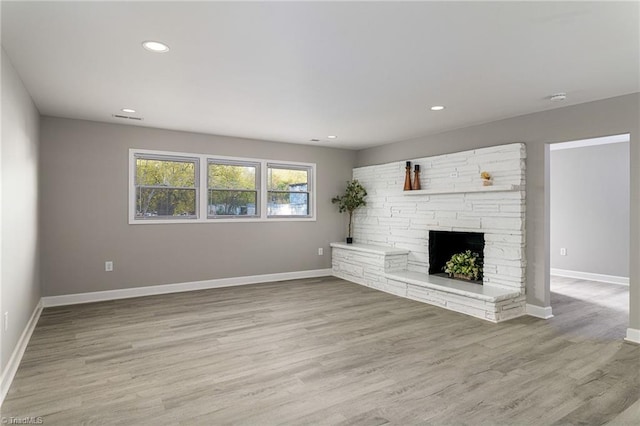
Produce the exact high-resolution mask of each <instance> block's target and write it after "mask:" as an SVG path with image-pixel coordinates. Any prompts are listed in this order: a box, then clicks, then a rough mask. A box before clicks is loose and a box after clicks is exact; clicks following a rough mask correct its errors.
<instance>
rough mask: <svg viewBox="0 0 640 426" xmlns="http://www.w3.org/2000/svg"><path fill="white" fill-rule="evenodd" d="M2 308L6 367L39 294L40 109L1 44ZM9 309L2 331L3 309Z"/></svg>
mask: <svg viewBox="0 0 640 426" xmlns="http://www.w3.org/2000/svg"><path fill="white" fill-rule="evenodd" d="M1 61H2V139H1V150H0V151H1V164H2V173H1V176H2V178H1V179H2V184H1V188H2V189H1V191H2V192H1V194H2V195H1V209H0V211H1V214H2V217H1V222H2V226H1V231H0V232H1V234H0V235H1V237H2V243H1V249H0V277H1V278H0V308H1V311H0V312H1V313H2V314H3V315H2V328H0V330H2V331H1V333H2V339H1V341H2V349H1V351H0V367H1V369H2V372H3V373H4V372H5V368H6V367H7V362H8V360H9V358H10V357H11V354H12V353H13V351H14V349H15V348H16V344H17V343H18V340H19V339H20V336H21V334H22V332H23V330H24V329H25V327H26V325H27V323H28V321H29V318H30V317H31V315H32V314H33V312H34V310H35V308H36V306H37V304H38V302H39V300H40V296H41V293H40V279H39V272H38V268H39V265H38V263H39V255H38V251H39V250H38V235H39V233H38V138H39V135H38V133H39V113H38V110H37V109H36V107H35V105H34V104H33V101H32V100H31V97H30V96H29V94H28V93H27V91H26V89H25V88H24V85H23V84H22V81H21V80H20V77H19V76H18V74H17V73H16V71H15V69H14V68H13V66H12V65H11V62H10V60H9V58H8V57H7V55H6V53H5V51H4V49H3V50H2V59H1ZM5 312H8V313H9V321H8V329H7V331H4V313H5Z"/></svg>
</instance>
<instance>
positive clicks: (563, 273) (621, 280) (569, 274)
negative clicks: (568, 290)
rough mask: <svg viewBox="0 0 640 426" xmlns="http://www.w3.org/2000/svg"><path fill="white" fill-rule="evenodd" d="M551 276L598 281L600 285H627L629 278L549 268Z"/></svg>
mask: <svg viewBox="0 0 640 426" xmlns="http://www.w3.org/2000/svg"><path fill="white" fill-rule="evenodd" d="M551 275H556V276H558V277H566V278H575V279H578V280H588V281H598V282H601V283H610V284H620V285H629V277H618V276H616V275H604V274H593V273H591V272H580V271H570V270H568V269H557V268H551Z"/></svg>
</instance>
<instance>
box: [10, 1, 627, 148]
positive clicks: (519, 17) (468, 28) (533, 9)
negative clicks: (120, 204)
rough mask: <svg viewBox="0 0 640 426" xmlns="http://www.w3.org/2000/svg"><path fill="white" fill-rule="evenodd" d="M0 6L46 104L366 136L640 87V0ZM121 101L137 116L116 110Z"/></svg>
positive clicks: (293, 136) (21, 62) (464, 122)
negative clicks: (146, 44)
mask: <svg viewBox="0 0 640 426" xmlns="http://www.w3.org/2000/svg"><path fill="white" fill-rule="evenodd" d="M1 13H2V45H3V47H4V49H5V51H6V52H7V54H8V56H9V58H10V59H11V61H12V63H13V65H14V67H15V68H16V70H17V71H18V73H19V74H20V76H21V77H22V79H23V81H24V84H25V86H26V87H27V90H28V91H29V92H30V94H31V96H32V97H33V99H34V101H35V103H36V105H37V107H38V109H39V110H40V112H41V113H42V114H43V115H52V116H60V117H69V118H78V119H87V120H96V121H104V122H117V123H125V124H131V125H138V126H150V127H157V128H165V129H174V130H185V131H193V132H201V133H210V134H218V135H230V136H239V137H245V138H252V139H263V140H272V141H281V142H290V143H300V144H313V145H322V146H335V147H341V148H349V149H361V148H365V147H370V146H376V145H381V144H384V143H390V142H395V141H399V140H405V139H410V138H413V137H417V136H421V135H426V134H433V133H438V132H442V131H446V130H450V129H455V128H461V127H466V126H470V125H473V124H478V123H484V122H490V121H495V120H499V119H502V118H507V117H513V116H518V115H523V114H528V113H532V112H536V111H543V110H549V109H552V108H558V107H563V106H568V105H574V104H579V103H583V102H589V101H593V100H598V99H604V98H609V97H614V96H618V95H623V94H628V93H634V92H638V91H640V83H639V78H640V77H639V76H640V69H639V66H640V65H639V64H640V48H639V38H640V34H639V29H638V28H639V22H640V19H639V17H640V16H639V14H640V12H639V3H638V2H623V3H610V2H596V3H585V2H567V3H565V2H407V3H404V2H403V3H399V2H376V3H372V2H282V3H274V2H251V3H249V2H190V3H184V2H182V3H181V2H152V1H141V2H95V1H82V2H28V1H19V2H10V1H2V11H1ZM145 40H158V41H162V42H164V43H166V44H168V45H169V47H170V51H169V52H167V53H163V54H158V53H151V52H148V51H146V50H144V49H143V48H142V46H141V43H142V42H143V41H145ZM557 92H566V93H567V96H568V97H567V99H566V100H564V101H560V102H551V101H550V100H549V96H550V95H552V94H554V93H557ZM432 105H444V106H446V109H444V110H443V111H439V112H434V111H431V110H430V108H429V107H430V106H432ZM122 108H134V109H135V110H136V113H135V114H125V115H132V116H138V117H143V121H140V122H137V121H132V120H123V119H118V118H114V117H113V115H114V114H123V113H122V112H121V109H122ZM329 135H336V136H337V139H333V140H330V139H327V136H329ZM314 138H317V139H320V141H319V142H311V141H310V140H311V139H314Z"/></svg>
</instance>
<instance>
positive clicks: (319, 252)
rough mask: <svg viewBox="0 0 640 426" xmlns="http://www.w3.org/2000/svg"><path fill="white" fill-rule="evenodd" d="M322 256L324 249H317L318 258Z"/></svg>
mask: <svg viewBox="0 0 640 426" xmlns="http://www.w3.org/2000/svg"><path fill="white" fill-rule="evenodd" d="M322 255H324V249H323V248H322V247H318V256H322Z"/></svg>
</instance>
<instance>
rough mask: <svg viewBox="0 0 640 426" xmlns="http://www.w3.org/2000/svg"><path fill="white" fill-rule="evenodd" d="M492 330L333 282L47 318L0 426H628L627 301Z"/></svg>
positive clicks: (596, 301) (639, 361)
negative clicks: (18, 425) (6, 424)
mask: <svg viewBox="0 0 640 426" xmlns="http://www.w3.org/2000/svg"><path fill="white" fill-rule="evenodd" d="M553 289H554V293H553V311H554V314H555V318H553V319H550V320H547V321H545V320H540V319H536V318H532V317H522V318H518V319H515V320H512V321H509V322H507V323H502V324H497V325H496V324H491V323H488V322H484V321H481V320H478V319H474V318H471V317H468V316H465V315H462V314H457V313H455V312H450V311H446V310H443V309H440V308H437V307H433V306H429V305H426V304H422V303H418V302H413V301H411V300H408V299H403V298H399V297H394V296H392V295H389V294H386V293H382V292H378V291H375V290H371V289H368V288H366V287H362V286H359V285H357V284H352V283H349V282H346V281H342V280H339V279H336V278H329V277H328V278H323V279H309V280H299V281H288V282H279V283H270V284H258V285H252V286H242V287H231V288H222V289H215V290H206V291H198V292H191V293H180V294H172V295H162V296H153V297H146V298H137V299H129V300H121V301H112V302H102V303H94V304H87V305H77V306H70V307H59V308H49V309H46V310H45V311H44V312H43V314H42V316H41V318H40V321H39V323H38V325H37V327H36V330H35V332H34V335H33V337H32V339H31V342H30V343H29V346H28V348H27V350H26V353H25V355H24V358H23V361H22V364H21V366H20V368H19V370H18V373H17V376H16V378H15V380H14V382H13V384H12V386H11V389H10V390H9V394H8V396H7V398H6V400H5V403H4V405H3V407H2V416H5V417H9V416H13V417H24V416H42V420H43V423H44V424H45V425H79V424H128V425H136V424H148V425H164V424H204V425H217V424H255V425H270V424H363V425H381V424H397V425H407V424H456V425H458V424H470V425H476V424H508V425H529V424H531V425H546V424H554V423H557V424H603V423H606V422H608V421H611V422H612V423H613V424H632V423H635V421H636V420H637V419H639V418H640V403H639V402H638V399H639V396H640V378H639V375H640V346H638V345H633V344H630V343H625V342H623V340H622V338H623V336H624V334H625V330H626V326H627V313H626V306H627V305H628V302H627V299H626V298H627V297H628V296H627V295H626V291H627V288H626V287H623V286H616V285H608V284H600V283H589V282H578V281H576V280H566V279H564V280H563V279H558V280H555V282H554V288H553Z"/></svg>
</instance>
